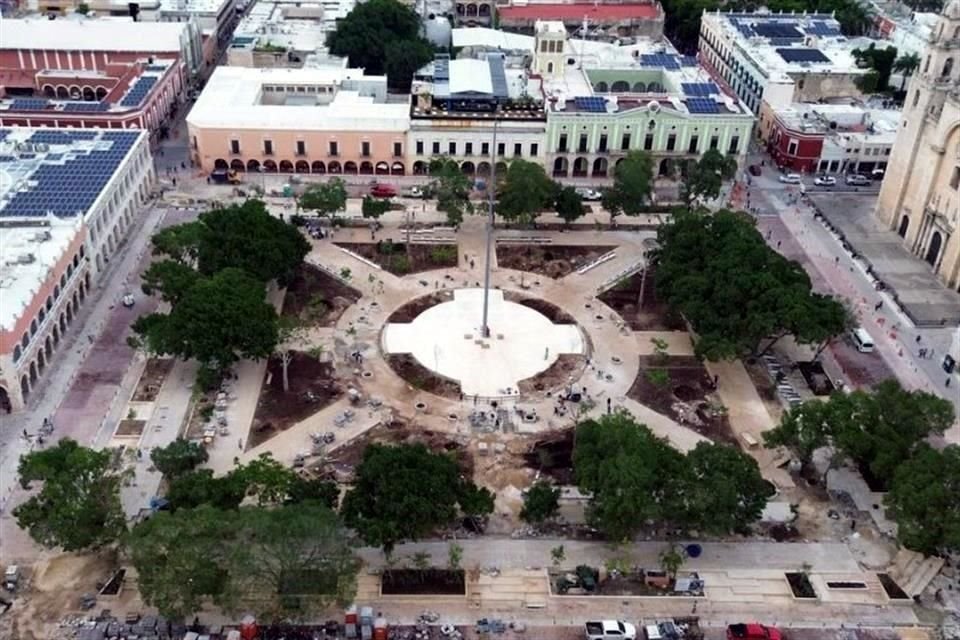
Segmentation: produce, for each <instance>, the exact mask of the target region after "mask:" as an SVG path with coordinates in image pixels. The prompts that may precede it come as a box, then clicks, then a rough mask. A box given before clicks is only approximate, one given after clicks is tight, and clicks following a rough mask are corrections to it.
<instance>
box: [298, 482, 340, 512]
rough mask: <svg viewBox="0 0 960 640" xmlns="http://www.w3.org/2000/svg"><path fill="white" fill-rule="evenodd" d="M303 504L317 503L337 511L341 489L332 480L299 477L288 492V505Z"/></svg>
mask: <svg viewBox="0 0 960 640" xmlns="http://www.w3.org/2000/svg"><path fill="white" fill-rule="evenodd" d="M301 502H316V503H317V504H322V505H325V506H326V507H328V508H330V509H336V508H337V503H339V502H340V487H338V486H337V483H336V482H333V481H332V480H323V479H322V478H301V477H300V476H297V481H296V482H294V483H293V484H291V485H290V488H289V489H288V490H287V499H286V504H299V503H301Z"/></svg>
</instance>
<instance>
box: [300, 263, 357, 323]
mask: <svg viewBox="0 0 960 640" xmlns="http://www.w3.org/2000/svg"><path fill="white" fill-rule="evenodd" d="M360 295H361V294H360V292H359V291H357V290H356V289H354V288H353V287H349V286H347V285H345V284H343V283H342V282H340V281H339V280H337V279H336V278H334V277H333V276H331V275H330V274H328V273H326V272H325V271H323V270H322V269H318V268H317V267H315V266H313V265H312V264H307V263H302V264H301V265H300V266H299V267H298V268H297V271H296V273H295V274H294V276H293V278H292V279H291V280H290V283H289V284H288V285H287V292H286V294H285V295H284V297H283V315H284V316H286V317H293V318H298V319H299V320H302V321H304V322H306V323H308V324H310V325H312V326H315V327H332V326H334V325H335V324H336V323H337V320H339V319H340V316H341V315H343V312H344V311H346V310H347V308H348V307H349V306H350V305H352V304H353V303H355V302H356V301H357V300H359V299H360Z"/></svg>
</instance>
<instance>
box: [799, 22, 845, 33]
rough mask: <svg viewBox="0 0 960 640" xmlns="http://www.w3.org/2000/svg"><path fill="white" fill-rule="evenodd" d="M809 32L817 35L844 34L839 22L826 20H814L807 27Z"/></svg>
mask: <svg viewBox="0 0 960 640" xmlns="http://www.w3.org/2000/svg"><path fill="white" fill-rule="evenodd" d="M806 31H807V33H812V34H813V35H815V36H839V35H842V33H841V31H840V25H839V23H833V24H831V23H830V22H826V21H824V20H814V21H813V22H811V23H810V25H809V26H808V27H807V29H806Z"/></svg>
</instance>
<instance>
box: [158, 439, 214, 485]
mask: <svg viewBox="0 0 960 640" xmlns="http://www.w3.org/2000/svg"><path fill="white" fill-rule="evenodd" d="M209 457H210V456H209V455H208V454H207V450H206V449H205V448H204V447H203V445H201V444H200V443H198V442H191V441H189V440H184V439H183V438H177V439H176V440H174V441H173V442H171V443H170V444H168V445H167V446H165V447H159V448H157V449H154V450H153V451H151V452H150V461H151V462H153V466H154V467H156V468H157V471H159V472H160V473H162V474H163V475H165V476H167V478H175V477H176V476H179V475H183V474H184V473H187V472H189V471H193V469H194V468H195V467H197V466H199V465H201V464H203V463H204V462H206V461H207V459H208V458H209Z"/></svg>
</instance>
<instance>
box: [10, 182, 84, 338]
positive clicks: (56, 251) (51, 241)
mask: <svg viewBox="0 0 960 640" xmlns="http://www.w3.org/2000/svg"><path fill="white" fill-rule="evenodd" d="M0 175H2V174H0ZM81 225H82V222H81V221H80V220H79V219H77V220H60V219H51V220H46V221H42V222H40V221H38V222H36V223H35V224H32V225H29V226H20V227H9V226H4V227H2V228H0V255H2V256H3V261H2V262H0V299H2V300H3V304H2V305H0V329H2V330H4V331H11V330H12V329H13V328H14V327H15V326H16V324H17V320H18V319H19V318H20V316H21V314H23V312H24V310H25V309H26V308H27V307H28V306H29V305H30V303H31V301H32V300H33V298H34V296H36V294H37V292H38V291H39V290H40V287H41V286H42V285H43V283H44V281H45V280H46V279H47V277H48V275H49V273H50V270H51V269H53V267H54V266H56V264H57V262H58V261H59V260H60V258H61V257H62V256H63V254H64V252H65V251H66V250H67V248H68V247H69V246H70V243H71V242H72V241H73V239H74V238H75V237H76V235H77V234H78V233H79V232H80V228H81Z"/></svg>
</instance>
